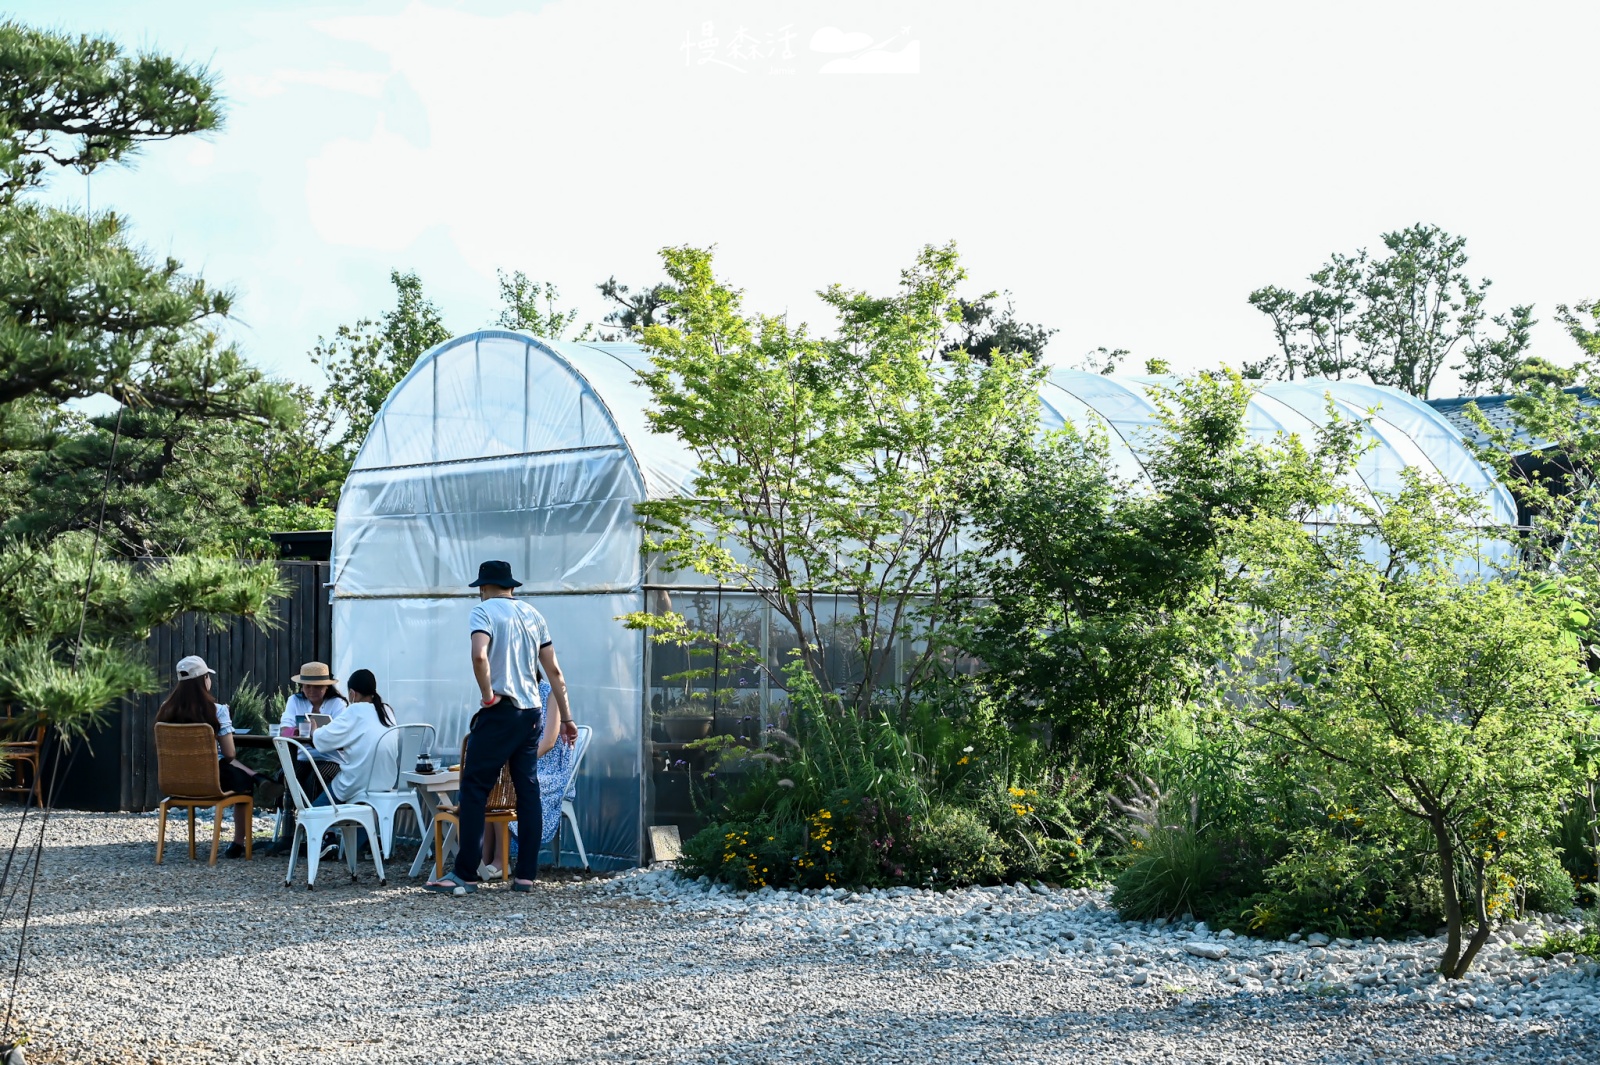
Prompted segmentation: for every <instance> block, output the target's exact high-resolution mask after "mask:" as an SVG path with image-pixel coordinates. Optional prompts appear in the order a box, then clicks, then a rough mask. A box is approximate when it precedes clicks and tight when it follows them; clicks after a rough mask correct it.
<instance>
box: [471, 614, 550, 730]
mask: <svg viewBox="0 0 1600 1065" xmlns="http://www.w3.org/2000/svg"><path fill="white" fill-rule="evenodd" d="M469 624H470V625H471V627H472V631H473V632H482V633H487V634H488V636H489V690H490V691H492V692H494V693H495V694H496V695H504V696H505V697H506V698H508V699H510V700H511V701H512V702H514V703H516V704H517V705H518V706H520V707H522V708H523V709H524V710H537V709H538V708H539V675H538V669H539V649H540V648H542V647H548V646H549V645H550V626H549V625H547V624H546V623H545V620H544V615H543V614H541V613H539V612H538V611H537V610H535V609H534V608H533V606H532V605H531V604H529V603H527V602H524V601H523V600H521V599H512V598H510V597H509V596H495V597H494V598H492V599H485V600H484V601H483V602H481V603H479V604H478V605H477V606H476V607H474V608H473V610H472V618H471V620H470V622H469Z"/></svg>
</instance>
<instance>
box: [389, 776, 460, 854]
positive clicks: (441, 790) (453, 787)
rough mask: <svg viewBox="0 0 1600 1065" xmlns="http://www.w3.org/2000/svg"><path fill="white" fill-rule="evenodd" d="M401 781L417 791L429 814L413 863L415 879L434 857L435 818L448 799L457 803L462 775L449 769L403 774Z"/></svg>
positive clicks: (423, 826)
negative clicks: (441, 804) (457, 793)
mask: <svg viewBox="0 0 1600 1065" xmlns="http://www.w3.org/2000/svg"><path fill="white" fill-rule="evenodd" d="M400 779H401V780H402V781H404V782H405V783H407V784H410V785H411V786H412V787H413V788H415V789H416V792H417V797H418V798H420V799H421V800H422V808H423V809H424V810H426V811H427V813H428V823H427V824H425V825H422V826H421V828H422V843H421V845H419V846H418V847H417V856H416V858H415V859H414V860H413V861H412V863H411V875H412V876H413V877H415V876H420V875H421V874H422V872H423V870H425V869H427V867H428V860H429V859H430V858H432V857H433V818H434V815H435V814H437V813H438V812H439V804H440V803H441V802H442V801H444V799H445V798H446V797H449V799H450V800H451V801H452V802H454V801H455V798H456V792H457V791H459V790H461V773H460V772H459V771H457V770H449V769H446V770H441V771H440V772H438V773H401V774H400ZM445 842H446V843H448V842H449V841H448V840H446V841H445Z"/></svg>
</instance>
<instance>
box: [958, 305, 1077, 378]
mask: <svg viewBox="0 0 1600 1065" xmlns="http://www.w3.org/2000/svg"><path fill="white" fill-rule="evenodd" d="M1002 296H1003V298H1004V301H1005V302H1004V305H1003V306H1002V304H1001V299H1002ZM956 306H957V307H958V308H959V309H960V312H961V320H960V322H959V324H958V325H957V326H956V329H955V333H956V335H955V337H954V338H953V339H951V341H950V342H949V343H947V344H946V345H945V347H944V351H943V354H945V355H949V354H952V353H953V352H955V351H965V352H966V353H967V354H968V355H970V356H972V357H973V358H974V359H977V360H978V361H979V362H988V361H990V359H992V358H993V357H994V356H995V354H997V353H999V354H1004V355H1011V356H1021V357H1024V358H1029V359H1031V360H1032V361H1034V362H1035V363H1037V362H1040V361H1041V360H1042V359H1043V358H1044V349H1045V346H1046V345H1048V344H1049V343H1050V338H1051V337H1052V336H1054V335H1055V332H1056V331H1055V330H1054V329H1046V328H1045V327H1044V326H1042V325H1035V324H1033V323H1030V322H1023V321H1019V320H1018V319H1017V313H1016V308H1015V306H1014V305H1013V304H1012V302H1011V293H1009V292H1006V293H1004V294H1002V293H999V292H990V293H988V294H987V295H984V296H981V297H979V298H978V299H975V300H965V299H964V300H957V301H956Z"/></svg>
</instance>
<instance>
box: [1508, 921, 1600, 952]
mask: <svg viewBox="0 0 1600 1065" xmlns="http://www.w3.org/2000/svg"><path fill="white" fill-rule="evenodd" d="M1517 950H1518V951H1520V952H1521V953H1523V954H1528V955H1532V956H1533V957H1535V958H1553V957H1555V956H1556V955H1557V954H1580V955H1583V956H1584V957H1586V958H1592V959H1594V960H1595V961H1600V923H1597V922H1595V921H1592V920H1591V921H1589V922H1588V923H1587V924H1586V925H1584V928H1583V931H1581V932H1556V933H1554V934H1552V935H1548V936H1545V937H1544V939H1543V940H1541V941H1540V942H1538V943H1534V944H1531V945H1527V944H1518V945H1517Z"/></svg>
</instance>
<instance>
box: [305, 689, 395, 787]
mask: <svg viewBox="0 0 1600 1065" xmlns="http://www.w3.org/2000/svg"><path fill="white" fill-rule="evenodd" d="M324 705H326V704H324ZM388 731H389V729H388V728H387V727H386V726H385V725H384V724H383V722H381V721H379V720H378V708H377V707H376V706H373V705H372V704H371V703H356V704H355V705H353V706H347V707H345V711H344V713H342V714H340V715H339V716H338V717H336V718H334V719H333V720H332V721H330V722H328V723H327V724H326V725H323V726H322V727H321V728H319V729H317V730H316V731H315V732H313V733H312V734H311V745H312V746H313V747H315V748H316V749H317V750H319V751H322V752H324V753H326V754H329V755H332V756H333V759H334V760H335V761H337V762H339V763H340V765H341V768H340V770H339V773H338V775H337V776H335V777H334V778H333V782H332V784H331V785H330V789H331V790H332V792H333V797H334V798H335V799H337V800H338V801H339V802H349V801H350V800H352V799H354V798H355V797H356V796H357V795H359V794H361V793H362V792H363V791H366V790H367V780H368V778H370V777H371V776H372V774H373V770H374V768H376V769H377V772H378V776H379V777H380V778H385V777H387V779H390V780H392V779H394V774H395V761H394V760H395V748H393V747H390V748H389V749H388V750H386V752H385V759H384V760H385V761H386V762H387V763H388V766H387V770H385V767H384V766H382V765H378V766H374V757H373V756H374V754H375V753H376V751H377V749H378V740H379V739H381V738H382V737H383V734H384V733H385V732H388Z"/></svg>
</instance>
